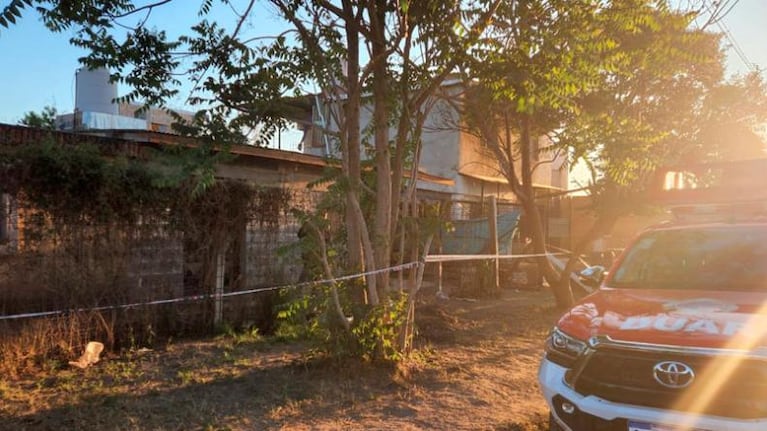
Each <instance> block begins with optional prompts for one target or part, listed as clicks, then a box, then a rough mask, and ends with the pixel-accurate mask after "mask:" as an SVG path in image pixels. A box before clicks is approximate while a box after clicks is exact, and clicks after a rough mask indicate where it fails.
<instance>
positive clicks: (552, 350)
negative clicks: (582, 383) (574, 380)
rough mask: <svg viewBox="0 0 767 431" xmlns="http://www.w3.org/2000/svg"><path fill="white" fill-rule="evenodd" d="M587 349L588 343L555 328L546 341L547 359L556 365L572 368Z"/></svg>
mask: <svg viewBox="0 0 767 431" xmlns="http://www.w3.org/2000/svg"><path fill="white" fill-rule="evenodd" d="M585 349H586V343H584V342H583V341H580V340H578V339H576V338H573V337H571V336H569V335H567V334H565V333H564V332H562V331H560V330H559V329H558V328H554V329H552V330H551V333H549V337H548V338H547V339H546V358H547V359H548V360H550V361H551V362H554V363H555V364H559V365H561V366H563V367H566V368H572V366H573V364H575V360H576V359H578V355H580V354H581V352H583V351H584V350H585Z"/></svg>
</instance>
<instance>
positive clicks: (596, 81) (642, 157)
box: [466, 0, 722, 307]
mask: <svg viewBox="0 0 767 431" xmlns="http://www.w3.org/2000/svg"><path fill="white" fill-rule="evenodd" d="M501 16H502V18H499V19H498V22H500V23H503V25H499V24H498V23H497V26H496V27H493V32H492V33H491V35H492V36H491V39H490V40H488V41H487V43H486V45H485V46H484V49H482V50H479V51H477V56H476V58H475V61H474V62H472V63H470V69H469V72H468V74H467V78H468V79H471V81H469V82H470V83H471V84H470V85H469V86H470V88H471V91H470V93H469V95H468V96H467V97H466V103H467V106H468V107H469V109H467V113H469V114H471V115H470V116H469V118H470V120H471V121H470V124H471V125H473V126H474V129H475V130H476V132H477V133H478V134H479V135H480V136H481V137H482V139H483V140H484V142H485V143H486V144H487V145H488V147H489V148H491V149H492V150H493V152H494V153H495V155H496V157H497V159H498V162H499V168H500V170H501V171H502V172H503V173H504V175H505V176H506V177H507V180H508V181H509V184H510V185H511V188H512V191H513V192H514V193H515V195H516V196H517V198H518V200H519V201H520V203H521V205H522V206H523V208H524V210H525V214H526V215H527V218H528V221H529V224H530V226H531V228H532V231H531V233H532V239H533V246H534V249H535V252H536V253H541V254H542V253H544V252H545V250H546V245H545V239H544V237H543V224H542V219H541V216H540V213H539V211H538V208H537V206H536V196H535V194H534V190H533V186H532V174H533V172H534V170H535V169H536V167H537V166H540V164H541V163H546V162H547V159H548V160H550V158H551V155H553V154H557V153H558V154H563V153H564V154H569V155H570V158H571V160H572V161H575V160H578V159H583V160H587V161H588V160H592V161H593V162H592V163H591V166H592V168H593V170H594V172H595V174H596V177H595V178H596V179H597V180H596V182H595V183H594V185H593V187H592V192H593V202H594V208H595V211H596V212H597V223H596V224H595V225H594V226H593V227H592V229H591V230H590V231H589V235H587V238H584V240H583V241H581V243H580V244H578V245H576V246H575V248H574V250H573V251H572V255H573V256H577V255H579V254H580V252H581V251H583V250H584V249H585V247H586V246H587V245H588V244H589V243H590V241H591V240H593V239H594V238H595V237H596V236H598V235H599V234H601V233H604V232H607V231H609V229H610V228H611V227H612V225H613V224H614V222H615V220H617V218H618V217H620V216H622V215H624V214H626V213H628V212H630V211H632V210H633V209H634V208H636V206H637V205H639V204H640V203H641V199H639V198H640V197H641V196H642V194H641V192H642V191H643V189H644V186H645V185H646V182H647V179H648V178H649V176H650V174H651V173H652V171H653V170H654V169H655V168H656V167H657V166H659V165H660V164H663V163H668V162H673V161H674V160H680V159H681V158H682V157H684V156H689V155H691V154H693V152H694V150H695V143H696V142H698V138H699V136H693V134H692V132H691V131H690V130H691V127H692V125H693V124H697V125H701V124H702V123H701V121H705V119H708V120H710V119H711V116H710V115H708V116H706V115H703V113H702V112H701V105H702V102H703V100H704V98H705V95H706V94H708V93H707V90H709V89H711V88H713V86H714V85H715V84H716V83H718V82H720V81H721V76H722V58H721V55H720V53H719V51H718V38H717V37H716V36H715V35H713V34H710V33H706V32H703V31H701V30H695V29H692V28H691V27H690V23H691V21H692V20H693V18H694V17H695V16H694V15H693V14H684V13H678V12H674V11H672V10H671V9H669V8H668V7H667V6H666V5H665V3H664V2H649V1H643V0H616V1H612V2H609V3H603V4H599V5H597V4H594V3H593V2H588V1H584V2H572V1H569V2H557V1H554V2H551V1H546V2H525V3H524V4H520V3H514V4H512V5H510V6H509V9H506V10H505V13H504V14H502V15H501ZM478 77H479V79H477V78H478ZM693 128H694V127H693ZM539 136H546V137H547V138H548V140H547V144H545V145H543V147H541V148H539V147H538V146H537V145H536V143H537V141H538V137H539ZM541 156H542V157H541ZM539 157H540V158H541V159H542V160H540V161H536V160H537V159H538V158H539ZM574 264H575V259H570V260H569V262H568V265H567V267H566V268H565V270H564V271H562V272H561V273H560V274H557V273H556V272H555V271H554V270H553V268H552V267H551V266H550V265H549V261H548V259H546V258H543V257H541V258H539V266H540V267H541V268H543V270H544V276H545V277H546V278H547V280H548V281H549V283H550V284H551V285H552V287H553V291H554V295H555V298H556V300H557V304H558V305H559V306H560V307H566V306H568V305H570V304H571V303H572V301H573V296H572V291H571V290H570V288H569V276H570V273H571V271H572V269H573V267H574Z"/></svg>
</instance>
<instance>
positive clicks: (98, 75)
mask: <svg viewBox="0 0 767 431" xmlns="http://www.w3.org/2000/svg"><path fill="white" fill-rule="evenodd" d="M116 97H117V83H112V82H109V70H107V69H104V68H99V69H88V68H85V67H82V68H80V69H77V72H76V73H75V109H76V110H77V111H80V112H101V113H104V114H112V115H117V114H118V113H119V106H118V105H117V104H116V103H112V100H114V99H115V98H116Z"/></svg>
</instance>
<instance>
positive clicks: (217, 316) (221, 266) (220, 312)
mask: <svg viewBox="0 0 767 431" xmlns="http://www.w3.org/2000/svg"><path fill="white" fill-rule="evenodd" d="M225 271H226V261H225V252H224V251H219V252H218V254H217V255H216V288H215V291H214V294H213V324H214V325H215V326H219V325H221V323H222V322H223V320H224V272H225Z"/></svg>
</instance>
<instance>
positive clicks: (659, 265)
mask: <svg viewBox="0 0 767 431" xmlns="http://www.w3.org/2000/svg"><path fill="white" fill-rule="evenodd" d="M609 285H610V286H611V287H618V288H620V287H626V288H645V289H702V290H765V291H767V226H762V225H746V226H727V227H695V228H684V229H669V230H660V231H654V232H649V233H647V234H645V235H643V236H642V237H640V238H639V240H638V241H637V242H636V243H635V244H634V246H633V247H632V248H631V249H630V250H629V251H628V252H627V255H626V257H625V258H624V259H623V262H622V263H621V264H620V266H619V267H618V268H617V269H616V270H615V272H614V274H613V277H612V280H611V282H610V283H609Z"/></svg>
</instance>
